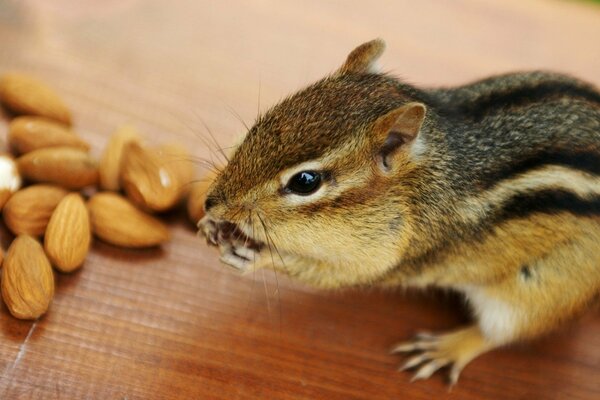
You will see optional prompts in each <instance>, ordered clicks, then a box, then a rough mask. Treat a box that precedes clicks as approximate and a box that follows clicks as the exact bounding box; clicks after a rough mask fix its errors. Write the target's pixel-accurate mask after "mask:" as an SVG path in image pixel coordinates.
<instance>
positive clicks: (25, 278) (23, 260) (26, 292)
mask: <svg viewBox="0 0 600 400" xmlns="http://www.w3.org/2000/svg"><path fill="white" fill-rule="evenodd" d="M1 286H2V298H3V299H4V303H5V304H6V306H7V307H8V310H9V311H10V313H11V314H12V315H13V316H14V317H16V318H19V319H36V318H39V317H40V316H41V315H43V314H44V313H45V312H46V311H47V310H48V307H49V306H50V303H51V302H52V297H53V296H54V275H53V273H52V267H51V266H50V262H49V261H48V258H47V257H46V255H45V254H44V249H42V246H41V245H40V243H39V242H38V241H37V240H35V239H34V238H32V237H31V236H28V235H20V236H18V237H17V238H16V239H15V240H14V241H13V242H12V244H11V245H10V247H9V249H8V252H7V254H6V259H5V260H4V263H3V267H2V283H1Z"/></svg>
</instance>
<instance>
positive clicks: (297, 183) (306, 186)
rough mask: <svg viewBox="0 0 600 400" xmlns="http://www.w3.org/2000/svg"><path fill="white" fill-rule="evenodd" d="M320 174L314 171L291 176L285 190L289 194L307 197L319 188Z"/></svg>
mask: <svg viewBox="0 0 600 400" xmlns="http://www.w3.org/2000/svg"><path fill="white" fill-rule="evenodd" d="M321 182H322V180H321V174H319V173H318V172H315V171H302V172H298V173H297V174H296V175H294V176H292V177H291V178H290V180H289V181H288V183H287V185H286V187H285V189H286V190H287V191H288V192H290V193H295V194H301V195H308V194H311V193H314V192H315V191H316V190H317V189H318V188H319V187H320V186H321Z"/></svg>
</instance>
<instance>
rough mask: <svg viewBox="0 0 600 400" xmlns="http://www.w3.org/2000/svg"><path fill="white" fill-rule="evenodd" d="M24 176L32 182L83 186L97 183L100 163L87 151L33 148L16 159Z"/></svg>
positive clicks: (69, 187)
mask: <svg viewBox="0 0 600 400" xmlns="http://www.w3.org/2000/svg"><path fill="white" fill-rule="evenodd" d="M17 164H18V165H19V172H20V173H21V176H22V177H23V178H25V179H28V180H30V181H33V182H44V183H55V184H57V185H60V186H62V187H65V188H67V189H82V188H84V187H86V186H91V185H95V184H96V182H98V165H97V163H96V161H95V160H94V159H93V158H92V157H91V156H90V155H89V154H88V153H87V152H85V151H83V150H79V149H74V148H71V147H48V148H45V149H38V150H34V151H32V152H30V153H27V154H25V155H23V156H21V157H19V158H18V159H17Z"/></svg>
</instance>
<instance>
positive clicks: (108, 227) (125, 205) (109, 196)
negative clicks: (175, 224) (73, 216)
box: [88, 192, 169, 248]
mask: <svg viewBox="0 0 600 400" xmlns="http://www.w3.org/2000/svg"><path fill="white" fill-rule="evenodd" d="M88 210H89V212H90V221H91V223H92V231H93V232H94V234H95V235H96V236H98V237H99V238H100V239H102V240H103V241H105V242H108V243H111V244H114V245H117V246H121V247H129V248H141V247H153V246H158V245H159V244H161V243H163V242H166V241H168V240H169V230H168V229H167V226H166V225H165V224H163V223H162V222H161V221H159V220H158V219H156V218H154V217H152V216H151V215H148V214H146V213H145V212H143V211H141V210H139V209H137V208H136V207H135V206H134V205H133V204H132V203H131V202H130V201H129V200H127V199H126V198H124V197H123V196H120V195H118V194H116V193H111V192H103V193H97V194H95V195H94V196H92V198H91V199H90V200H89V201H88Z"/></svg>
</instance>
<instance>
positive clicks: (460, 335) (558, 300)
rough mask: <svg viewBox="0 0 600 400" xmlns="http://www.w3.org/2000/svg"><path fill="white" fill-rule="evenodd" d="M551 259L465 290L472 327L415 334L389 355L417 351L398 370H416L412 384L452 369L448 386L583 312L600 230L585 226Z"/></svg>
mask: <svg viewBox="0 0 600 400" xmlns="http://www.w3.org/2000/svg"><path fill="white" fill-rule="evenodd" d="M588 227H589V228H590V229H588V230H587V231H586V235H581V236H579V237H577V236H574V237H573V238H572V239H571V240H570V241H568V242H566V243H563V244H561V245H558V246H557V247H556V248H555V249H553V250H552V251H551V252H550V253H549V254H547V255H546V256H544V257H542V258H541V259H539V260H536V261H535V262H531V263H529V264H528V265H523V266H522V267H521V268H519V269H518V270H516V271H515V272H514V274H512V275H510V276H508V277H507V278H506V279H504V280H502V281H501V282H499V283H496V284H492V285H488V286H464V287H461V288H460V290H461V291H463V292H464V293H465V295H466V297H467V299H468V301H469V303H470V304H471V306H472V308H473V311H474V314H475V318H476V324H475V325H473V326H470V327H467V328H464V329H461V330H457V331H453V332H450V333H443V334H430V333H425V334H419V335H417V336H416V337H415V338H414V339H413V340H411V341H408V342H405V343H400V344H398V345H396V346H395V347H394V348H393V349H392V352H400V353H410V352H418V353H417V354H416V355H415V356H413V357H412V358H410V359H409V360H408V361H407V362H406V364H405V365H404V367H403V368H402V369H410V368H415V367H419V368H418V369H417V370H416V374H415V375H414V378H413V380H415V379H427V378H429V377H430V376H431V375H432V374H433V373H434V372H435V371H437V370H438V369H439V368H442V367H444V366H451V367H450V383H451V384H454V383H456V381H457V379H458V377H459V374H460V372H461V371H462V369H463V368H464V367H465V365H467V364H468V363H469V362H470V361H472V360H473V359H474V358H475V357H477V356H479V355H481V354H482V353H485V352H486V351H489V350H492V349H494V348H496V347H499V346H502V345H505V344H509V343H512V342H515V341H518V340H526V339H531V338H535V337H537V336H539V335H542V334H544V333H546V332H548V331H550V330H552V329H553V328H555V327H557V326H559V325H560V324H561V323H562V322H563V321H565V320H568V319H571V318H573V317H574V316H576V315H577V314H579V313H581V312H582V311H584V310H585V309H586V305H587V304H589V303H590V302H591V301H592V300H593V299H594V298H596V297H597V295H598V293H599V291H600V254H599V253H600V252H599V251H598V243H600V229H599V228H598V225H597V224H591V225H589V226H588Z"/></svg>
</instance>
